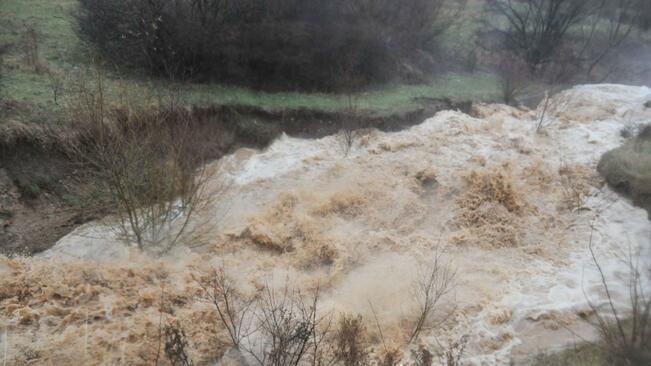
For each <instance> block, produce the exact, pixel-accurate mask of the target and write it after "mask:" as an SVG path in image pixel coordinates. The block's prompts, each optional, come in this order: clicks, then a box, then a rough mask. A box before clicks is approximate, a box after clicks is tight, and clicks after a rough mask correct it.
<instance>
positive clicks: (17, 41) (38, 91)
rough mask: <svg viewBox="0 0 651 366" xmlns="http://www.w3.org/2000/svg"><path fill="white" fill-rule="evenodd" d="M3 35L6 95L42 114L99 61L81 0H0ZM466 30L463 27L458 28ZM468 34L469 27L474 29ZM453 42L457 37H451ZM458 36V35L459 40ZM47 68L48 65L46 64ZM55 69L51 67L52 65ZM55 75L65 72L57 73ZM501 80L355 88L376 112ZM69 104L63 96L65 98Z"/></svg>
mask: <svg viewBox="0 0 651 366" xmlns="http://www.w3.org/2000/svg"><path fill="white" fill-rule="evenodd" d="M0 4H1V6H0V24H5V25H6V26H4V27H3V28H0V32H1V33H0V42H2V43H9V44H11V45H12V48H11V51H10V53H9V56H8V57H7V58H6V60H5V65H4V75H3V89H4V94H5V97H6V98H8V99H9V100H13V101H16V102H19V103H21V104H23V105H25V106H28V108H29V109H31V110H33V111H40V113H38V114H39V115H43V114H44V113H48V112H54V111H55V110H56V108H58V107H59V106H58V105H56V104H55V103H54V88H53V85H54V82H53V80H59V81H60V82H61V83H62V85H63V88H62V93H61V94H60V95H62V96H63V97H64V98H65V95H66V89H67V88H69V87H70V85H71V84H72V83H73V82H78V81H79V80H84V77H86V78H88V76H87V75H88V73H89V71H90V69H91V65H92V64H93V62H92V60H93V52H92V48H91V47H89V46H88V45H85V44H84V43H83V42H81V41H80V40H79V39H78V37H77V36H76V34H75V32H74V26H75V24H74V16H73V14H74V11H75V7H76V4H77V1H76V0H0ZM28 25H32V26H33V27H34V28H35V29H36V30H37V32H38V34H39V37H38V55H39V58H40V60H41V61H40V64H41V67H33V66H30V65H28V64H27V63H26V62H25V51H24V50H23V45H24V43H25V42H24V36H25V29H26V27H27V26H28ZM454 32H458V29H456V30H454ZM466 33H468V32H466ZM444 38H445V39H446V43H448V42H449V43H454V42H455V40H454V39H452V40H451V39H450V38H451V37H449V36H448V37H444ZM457 41H458V40H457ZM39 69H40V70H39ZM47 70H49V71H47ZM106 74H107V80H108V82H107V83H108V85H107V87H108V89H114V90H116V89H118V88H126V89H128V90H131V91H132V93H131V94H134V95H151V94H152V93H158V92H160V91H165V90H171V89H175V90H176V89H179V90H181V91H182V92H183V93H182V94H183V96H184V99H185V100H186V101H188V102H189V103H192V104H197V105H214V104H241V105H251V106H258V107H262V108H265V109H269V110H282V109H293V108H307V109H315V110H322V111H337V110H342V109H344V108H346V107H347V106H348V103H349V97H348V96H344V95H336V94H322V93H292V92H287V93H285V92H283V93H269V92H261V91H255V90H251V89H248V88H243V87H235V86H228V85H220V84H183V85H178V84H174V85H173V84H171V83H170V82H167V81H163V80H152V79H148V78H146V77H144V76H142V75H134V73H133V72H131V73H128V74H125V75H117V74H116V73H115V72H109V71H107V73H106ZM50 75H57V76H56V77H51V76H50ZM497 84H498V83H497V79H496V77H495V76H494V75H490V74H486V73H475V74H455V73H447V74H443V75H438V76H435V77H432V79H431V81H429V82H427V83H423V84H415V85H414V84H412V85H406V84H396V83H394V84H387V85H382V86H380V87H376V88H371V89H369V90H365V91H363V92H360V93H357V94H355V95H354V97H353V98H354V100H355V101H356V104H357V107H358V108H360V109H363V110H366V111H368V112H371V113H373V114H378V115H386V114H390V113H397V112H405V111H410V110H414V109H416V108H419V106H420V104H419V102H418V101H417V100H418V99H422V98H443V97H447V98H450V99H453V100H494V99H497V98H498V95H499V91H498V86H497ZM59 104H61V103H59Z"/></svg>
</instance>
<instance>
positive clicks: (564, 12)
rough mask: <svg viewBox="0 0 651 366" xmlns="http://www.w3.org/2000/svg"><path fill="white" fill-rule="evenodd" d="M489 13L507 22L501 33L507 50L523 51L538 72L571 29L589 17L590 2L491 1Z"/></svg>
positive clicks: (558, 0)
mask: <svg viewBox="0 0 651 366" xmlns="http://www.w3.org/2000/svg"><path fill="white" fill-rule="evenodd" d="M488 7H489V11H490V12H492V13H494V14H497V15H500V16H502V17H503V18H505V19H506V21H507V23H508V28H506V29H503V28H502V27H500V26H498V25H493V28H494V29H497V30H499V31H500V32H501V33H502V34H503V36H504V38H505V42H506V45H507V47H508V48H510V49H511V50H514V51H517V52H521V53H522V55H523V57H524V59H525V60H526V62H527V64H529V66H530V67H531V68H532V70H534V69H536V68H537V67H539V66H540V65H542V64H544V63H546V62H549V61H550V60H551V57H552V55H553V54H554V51H555V50H556V49H557V48H558V47H559V46H560V45H561V44H562V41H563V40H564V39H565V36H566V34H567V32H568V30H569V29H570V28H571V27H572V26H575V25H577V24H579V22H580V21H581V20H582V19H584V18H585V17H586V16H587V15H588V14H587V10H588V1H587V0H526V1H515V0H489V1H488Z"/></svg>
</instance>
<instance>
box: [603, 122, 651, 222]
mask: <svg viewBox="0 0 651 366" xmlns="http://www.w3.org/2000/svg"><path fill="white" fill-rule="evenodd" d="M627 133H628V132H627ZM597 169H598V170H599V172H600V173H601V175H602V176H603V177H604V178H605V179H606V181H607V182H608V184H609V185H610V186H611V187H614V188H615V189H616V190H619V191H620V192H623V193H625V194H628V195H630V196H631V197H632V198H633V201H634V202H635V203H636V204H637V205H640V206H642V207H644V208H646V209H647V211H648V212H649V214H650V215H651V126H646V127H645V128H643V129H642V130H641V131H640V132H639V133H638V134H637V136H635V137H633V138H631V139H630V140H629V141H628V142H627V143H625V144H624V145H623V146H622V147H619V148H617V149H615V150H613V151H610V152H608V153H606V154H604V156H603V157H602V158H601V161H600V162H599V166H598V168H597Z"/></svg>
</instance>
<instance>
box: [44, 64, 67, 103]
mask: <svg viewBox="0 0 651 366" xmlns="http://www.w3.org/2000/svg"><path fill="white" fill-rule="evenodd" d="M46 74H47V79H48V81H49V84H50V88H51V89H52V100H53V101H54V104H57V105H58V104H59V97H60V96H61V93H63V87H64V80H63V75H62V74H61V73H60V72H58V71H55V70H52V69H48V70H47V71H46Z"/></svg>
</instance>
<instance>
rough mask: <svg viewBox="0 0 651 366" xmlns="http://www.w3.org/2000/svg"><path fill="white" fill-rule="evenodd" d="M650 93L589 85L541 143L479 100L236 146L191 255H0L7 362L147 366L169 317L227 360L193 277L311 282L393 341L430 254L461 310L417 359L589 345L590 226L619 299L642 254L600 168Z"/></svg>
mask: <svg viewBox="0 0 651 366" xmlns="http://www.w3.org/2000/svg"><path fill="white" fill-rule="evenodd" d="M650 99H651V90H649V89H647V88H636V87H624V86H616V85H597V86H582V87H577V88H575V89H573V90H570V91H568V92H565V93H562V94H561V95H559V96H557V97H556V98H555V99H554V101H553V102H552V103H551V104H550V105H551V108H550V109H549V110H547V111H546V114H545V119H544V121H543V125H544V126H545V128H544V129H543V130H542V131H536V127H537V125H538V124H539V123H538V122H539V118H540V115H541V111H523V110H518V109H514V108H510V107H506V106H502V105H477V106H475V107H474V110H473V113H472V115H473V116H474V117H472V116H470V115H467V114H464V113H461V112H454V111H445V112H440V113H438V114H437V115H436V116H434V117H433V118H431V119H429V120H427V121H425V122H423V123H422V124H420V125H418V126H415V127H412V128H410V129H408V130H405V131H402V132H396V133H382V132H378V131H370V130H369V131H366V132H365V133H363V134H360V136H358V138H357V139H356V141H355V143H354V145H353V146H352V149H351V150H350V153H349V154H348V155H347V156H345V154H344V152H345V151H346V150H348V149H347V148H346V147H345V146H343V145H344V144H343V142H344V141H343V139H341V138H338V137H336V136H331V137H326V138H322V139H320V140H316V141H310V140H300V139H295V138H289V137H286V136H285V137H281V138H280V139H278V140H277V141H276V142H275V143H274V144H272V145H271V146H270V147H269V148H268V149H266V150H265V151H263V152H256V151H253V150H248V149H242V150H239V151H238V152H236V153H235V154H233V155H229V156H227V157H225V158H223V159H221V160H220V161H218V162H216V163H214V164H213V165H212V167H211V168H212V171H213V172H214V174H215V175H214V178H213V179H212V180H211V183H210V186H211V187H210V188H211V189H213V191H214V192H219V194H218V195H216V196H215V200H214V202H213V203H212V204H211V206H210V207H209V208H208V209H207V210H205V212H202V214H201V219H200V220H199V221H197V222H195V224H194V225H195V227H194V228H195V231H196V232H197V233H198V234H202V235H197V241H196V242H194V243H191V244H194V245H195V247H194V248H193V249H188V248H179V249H178V250H177V251H175V252H174V253H172V254H170V255H169V256H167V257H164V258H160V259H153V258H149V257H146V256H143V255H141V254H139V253H136V252H135V251H133V250H130V249H128V248H125V247H124V246H122V245H121V244H119V243H118V242H117V241H116V240H115V239H114V237H113V232H112V231H111V230H110V225H109V224H108V223H93V224H90V225H86V226H84V227H82V228H80V229H78V230H76V231H75V232H74V233H72V234H70V235H68V236H67V237H65V238H64V239H62V240H61V241H60V242H59V243H58V244H57V245H56V246H55V247H54V248H53V249H52V250H50V251H48V252H47V253H46V254H45V255H43V256H41V257H38V258H18V259H13V260H9V259H3V260H2V261H1V262H0V301H1V302H0V315H1V316H0V326H1V327H2V328H3V329H6V332H5V334H4V335H3V336H2V338H1V339H2V342H0V343H1V344H2V347H0V349H3V347H6V349H7V350H8V355H7V356H6V357H7V358H8V360H9V363H10V364H14V363H21V362H28V361H29V360H31V362H36V363H37V364H38V363H41V364H48V363H55V364H57V363H70V362H78V361H80V360H82V359H83V360H84V362H85V363H91V364H92V363H98V364H100V363H116V362H126V363H133V364H137V363H151V362H153V360H155V358H156V353H157V349H159V343H158V342H159V337H158V334H159V331H160V330H159V327H158V326H159V324H160V321H161V319H162V316H161V313H164V315H163V317H164V318H166V319H167V318H175V319H177V320H178V321H179V322H180V324H181V326H182V327H183V328H184V329H185V331H186V334H187V337H188V339H189V340H190V354H191V356H192V357H193V359H194V360H195V362H197V363H201V362H207V361H209V360H211V359H213V358H216V357H219V355H220V354H221V353H222V352H223V351H224V349H225V346H224V344H223V343H222V342H220V339H222V338H220V337H223V336H224V334H223V333H224V330H223V329H220V328H219V326H215V324H218V322H216V319H217V318H216V314H215V313H214V311H213V310H212V308H211V307H210V305H209V304H206V303H203V302H201V301H200V300H199V299H198V297H197V294H198V293H199V292H200V290H199V288H198V285H197V283H196V281H195V280H194V276H196V275H197V274H200V273H202V272H204V271H207V270H208V269H209V268H212V267H215V266H224V267H226V268H227V269H228V272H229V273H231V274H234V275H235V277H236V278H237V282H238V284H239V285H240V286H241V288H242V289H243V291H247V290H248V291H253V290H254V289H256V288H259V287H260V286H261V285H260V284H263V283H268V284H270V285H271V286H276V285H282V284H283V283H285V282H286V281H287V280H289V281H290V282H291V283H292V284H293V285H295V286H297V287H300V288H302V289H304V290H306V291H307V290H308V289H313V288H315V287H317V286H319V287H320V288H321V291H322V292H321V294H322V296H321V305H320V306H321V309H323V311H327V310H333V311H334V312H336V313H339V312H347V313H360V314H362V315H363V316H364V319H365V320H366V321H367V323H368V328H369V330H370V331H371V333H374V331H373V329H375V328H374V327H375V326H374V323H375V321H374V316H373V314H372V312H371V308H370V306H369V303H372V304H373V306H374V309H375V311H376V313H377V318H378V320H379V322H381V323H382V328H383V336H384V338H387V339H390V340H392V342H395V344H397V345H398V346H399V347H400V345H401V344H402V343H401V342H403V341H404V339H405V335H406V332H407V331H408V330H407V328H406V325H405V324H406V323H408V322H409V320H410V318H411V317H412V316H413V314H414V311H413V309H414V307H415V306H416V305H415V303H414V299H413V291H412V289H413V287H412V284H413V283H414V282H415V281H416V280H417V278H418V276H419V268H421V266H426V265H427V263H428V262H429V261H431V258H432V257H433V256H434V255H435V253H436V252H439V253H441V254H442V255H443V258H444V259H445V260H449V261H450V262H451V263H453V265H454V266H455V267H456V268H457V273H458V277H457V287H456V289H455V291H454V292H453V294H451V295H450V296H448V297H446V298H445V304H444V305H443V306H442V309H441V310H440V311H439V312H438V315H443V314H446V313H448V310H453V316H452V317H451V318H450V319H449V321H447V322H445V323H444V324H443V325H441V326H440V327H439V328H437V329H432V330H430V331H427V332H426V334H424V337H423V339H422V342H423V344H424V345H426V346H427V347H429V348H431V349H437V348H439V347H441V346H443V347H445V346H446V345H447V344H450V343H452V342H455V341H457V340H459V339H460V338H462V337H464V336H465V337H464V338H465V339H467V342H468V343H467V347H466V353H465V359H467V360H468V362H470V363H471V364H477V365H479V364H482V365H484V364H497V365H506V364H509V362H510V361H511V359H512V358H514V357H515V358H516V359H521V357H522V355H530V354H531V353H532V352H534V351H541V350H544V349H549V348H554V347H559V346H562V345H564V344H567V343H568V342H570V341H572V340H574V338H573V337H572V335H571V333H570V332H568V330H567V329H568V328H569V329H571V330H572V331H574V332H578V333H582V334H585V335H586V336H590V331H589V329H586V327H585V326H584V325H582V324H583V323H582V322H581V320H580V318H581V317H582V316H584V315H586V314H588V313H589V312H590V308H589V306H588V304H587V301H586V296H588V297H590V299H591V300H592V301H593V302H595V303H598V302H599V301H602V300H603V294H602V291H601V284H600V280H599V278H598V276H597V273H595V272H594V268H593V266H592V262H591V259H590V255H589V253H588V252H587V245H588V242H589V238H590V235H591V233H592V232H594V238H593V245H594V248H595V251H596V254H597V256H598V257H599V259H600V261H601V264H602V266H603V268H604V269H605V274H606V275H607V277H608V278H609V279H612V281H613V282H612V286H613V293H614V294H615V297H617V298H618V299H624V297H625V295H626V292H625V288H623V287H622V285H621V284H620V282H619V281H618V280H617V279H618V278H621V274H622V273H625V272H626V266H625V264H624V263H622V262H621V256H622V255H624V254H625V253H628V251H629V250H630V251H631V252H632V253H634V254H637V255H640V254H642V253H643V252H644V253H647V254H648V251H649V246H650V244H651V243H650V241H651V239H650V238H651V222H649V221H648V220H647V216H646V212H644V210H642V209H638V208H635V207H633V206H632V205H631V204H630V203H629V202H628V201H627V200H626V199H624V198H621V197H620V196H618V195H617V194H615V193H614V192H612V191H611V190H610V189H609V188H608V187H606V186H605V185H604V184H603V182H602V180H601V179H600V178H599V176H598V174H597V172H596V169H595V167H596V165H597V162H598V161H599V158H600V157H601V155H602V154H603V153H605V152H606V151H608V150H611V149H613V148H615V147H617V146H619V145H620V144H621V143H622V142H623V138H622V137H621V134H620V131H621V130H622V129H623V128H628V127H631V126H635V125H639V124H642V123H644V122H647V121H648V119H649V118H650V117H651V109H648V108H645V106H644V104H645V102H647V101H648V100H650ZM376 336H377V334H376ZM372 339H375V340H376V341H377V342H378V343H379V338H377V337H376V338H372ZM406 354H408V352H406ZM519 357H520V358H519ZM73 360H74V361H73Z"/></svg>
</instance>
